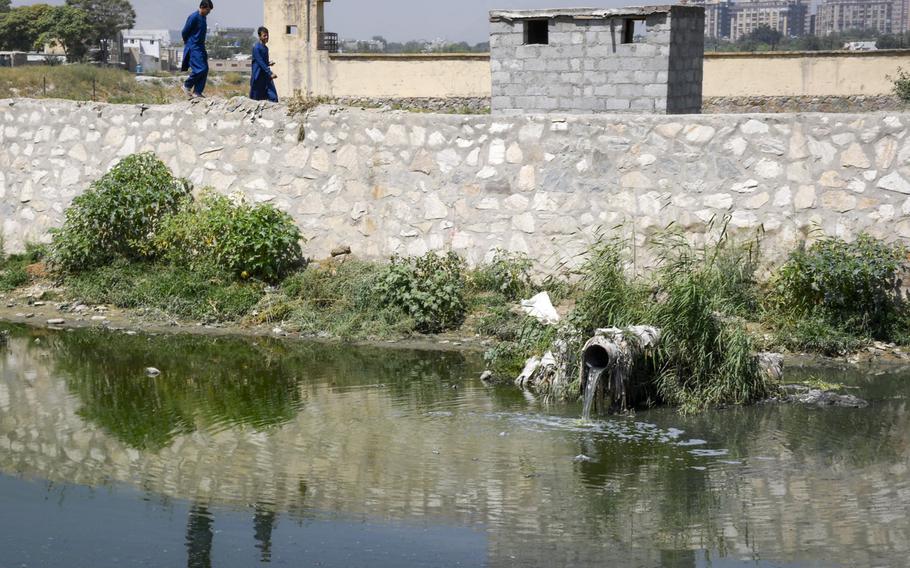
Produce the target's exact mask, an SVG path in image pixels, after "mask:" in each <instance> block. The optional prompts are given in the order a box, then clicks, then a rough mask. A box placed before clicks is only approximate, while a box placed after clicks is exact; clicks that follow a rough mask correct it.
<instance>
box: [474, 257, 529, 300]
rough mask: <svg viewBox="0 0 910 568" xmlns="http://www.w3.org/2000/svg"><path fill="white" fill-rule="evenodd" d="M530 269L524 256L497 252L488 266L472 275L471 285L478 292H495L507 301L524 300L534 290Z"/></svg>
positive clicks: (480, 268)
mask: <svg viewBox="0 0 910 568" xmlns="http://www.w3.org/2000/svg"><path fill="white" fill-rule="evenodd" d="M532 267H533V263H532V262H531V259H530V258H528V255H526V254H523V253H512V252H507V251H504V250H497V251H496V253H495V255H494V256H493V260H492V261H491V262H490V263H489V264H485V265H483V266H481V267H479V268H478V269H477V270H475V271H474V272H473V273H472V275H471V284H472V286H473V288H474V289H476V290H478V291H483V292H496V293H499V294H502V295H503V296H505V298H506V299H508V300H513V301H514V300H518V299H521V298H522V297H525V298H526V297H528V296H529V295H530V294H531V292H532V291H533V289H534V285H533V283H532V282H531V268H532Z"/></svg>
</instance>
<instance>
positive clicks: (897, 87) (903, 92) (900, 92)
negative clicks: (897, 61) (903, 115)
mask: <svg viewBox="0 0 910 568" xmlns="http://www.w3.org/2000/svg"><path fill="white" fill-rule="evenodd" d="M888 79H889V80H890V81H891V82H892V83H893V85H892V87H891V89H892V91H893V92H894V94H895V96H897V98H899V99H900V100H902V101H904V102H905V103H910V73H908V72H906V71H904V70H903V69H902V68H900V67H898V68H897V77H891V76H889V77H888Z"/></svg>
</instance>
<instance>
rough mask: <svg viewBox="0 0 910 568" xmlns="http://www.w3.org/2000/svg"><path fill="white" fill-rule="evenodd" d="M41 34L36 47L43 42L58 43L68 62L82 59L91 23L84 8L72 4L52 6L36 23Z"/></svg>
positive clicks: (90, 31) (42, 44) (89, 34)
mask: <svg viewBox="0 0 910 568" xmlns="http://www.w3.org/2000/svg"><path fill="white" fill-rule="evenodd" d="M37 26H38V28H39V29H40V30H41V35H39V36H38V39H37V41H36V48H41V50H42V51H43V46H44V45H45V44H51V45H52V44H60V46H62V47H63V52H64V53H65V54H66V59H67V61H68V62H73V61H77V60H82V59H83V58H84V57H85V54H86V52H87V51H88V47H87V46H86V40H87V39H88V38H89V37H90V36H91V33H92V24H91V22H90V16H89V14H88V13H87V12H85V10H82V9H80V8H74V7H73V6H54V7H53V8H52V9H51V10H50V11H48V12H47V13H45V14H44V15H43V17H42V18H41V20H39V22H38V23H37Z"/></svg>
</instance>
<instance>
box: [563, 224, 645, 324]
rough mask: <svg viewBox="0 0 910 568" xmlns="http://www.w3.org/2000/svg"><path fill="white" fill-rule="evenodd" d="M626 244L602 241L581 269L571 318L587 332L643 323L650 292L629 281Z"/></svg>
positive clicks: (640, 284)
mask: <svg viewBox="0 0 910 568" xmlns="http://www.w3.org/2000/svg"><path fill="white" fill-rule="evenodd" d="M626 252H627V247H626V243H624V242H623V241H618V240H601V241H600V242H598V243H596V244H595V245H594V246H593V247H592V248H591V250H590V251H589V253H588V258H587V260H586V261H585V263H584V265H583V266H582V268H581V276H582V278H581V289H580V296H579V298H578V302H577V304H576V306H575V310H574V311H573V312H572V314H571V316H570V319H571V321H572V323H573V324H574V325H575V326H576V327H577V328H579V329H581V330H583V331H585V332H593V331H594V330H595V329H597V328H602V327H625V326H629V325H637V324H640V323H642V322H643V321H644V318H645V307H646V303H647V298H648V293H649V292H648V289H647V287H646V286H645V285H643V284H642V283H641V282H634V281H633V280H632V279H630V278H629V276H628V274H627V270H628V269H629V262H628V260H627V258H626Z"/></svg>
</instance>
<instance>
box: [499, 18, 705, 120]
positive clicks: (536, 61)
mask: <svg viewBox="0 0 910 568" xmlns="http://www.w3.org/2000/svg"><path fill="white" fill-rule="evenodd" d="M490 23H491V35H490V63H491V68H492V81H493V90H492V94H493V98H492V109H493V112H494V113H496V114H499V113H504V114H523V113H552V112H561V113H596V112H636V113H637V112H650V113H658V114H697V113H699V112H701V104H702V76H703V62H704V43H705V37H704V36H705V11H704V9H703V8H702V7H700V6H684V5H665V6H640V7H630V8H618V9H598V10H594V9H590V8H558V9H553V10H494V11H493V12H490Z"/></svg>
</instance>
